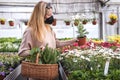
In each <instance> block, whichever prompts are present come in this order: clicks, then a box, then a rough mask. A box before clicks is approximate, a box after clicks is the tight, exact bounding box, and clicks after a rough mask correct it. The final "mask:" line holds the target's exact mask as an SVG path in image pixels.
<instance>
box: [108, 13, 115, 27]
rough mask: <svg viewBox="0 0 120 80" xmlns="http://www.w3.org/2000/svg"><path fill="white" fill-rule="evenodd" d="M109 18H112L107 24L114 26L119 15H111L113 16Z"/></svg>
mask: <svg viewBox="0 0 120 80" xmlns="http://www.w3.org/2000/svg"><path fill="white" fill-rule="evenodd" d="M109 18H110V21H109V22H107V23H108V24H110V25H114V24H115V23H116V22H117V15H116V14H114V13H111V14H110V15H109Z"/></svg>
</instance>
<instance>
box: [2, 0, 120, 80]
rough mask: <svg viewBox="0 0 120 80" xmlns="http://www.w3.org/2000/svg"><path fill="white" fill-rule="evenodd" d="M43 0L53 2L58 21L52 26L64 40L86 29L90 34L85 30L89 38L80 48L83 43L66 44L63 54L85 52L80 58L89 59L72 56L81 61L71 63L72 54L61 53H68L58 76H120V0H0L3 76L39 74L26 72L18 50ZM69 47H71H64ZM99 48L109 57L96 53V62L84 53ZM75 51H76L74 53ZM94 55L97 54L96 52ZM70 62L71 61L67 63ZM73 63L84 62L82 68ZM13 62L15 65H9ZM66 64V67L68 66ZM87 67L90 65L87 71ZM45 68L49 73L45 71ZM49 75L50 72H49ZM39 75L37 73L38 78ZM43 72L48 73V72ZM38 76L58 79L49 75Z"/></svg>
mask: <svg viewBox="0 0 120 80" xmlns="http://www.w3.org/2000/svg"><path fill="white" fill-rule="evenodd" d="M39 1H45V2H47V3H50V4H51V6H52V11H53V14H52V15H53V17H54V21H55V23H52V24H50V26H51V28H52V30H53V31H54V32H55V34H56V38H57V39H59V40H61V41H62V40H63V41H66V40H71V39H76V38H77V36H78V35H79V33H80V31H82V32H84V30H85V31H87V32H88V34H85V33H83V34H85V36H86V38H87V39H86V40H87V41H86V42H85V44H83V45H81V46H82V49H81V46H80V47H79V48H78V46H79V43H78V44H77V48H76V45H75V44H74V45H75V47H73V46H72V47H71V46H64V47H63V48H61V51H62V52H63V54H66V55H67V56H68V57H69V55H72V57H74V56H77V54H78V53H79V52H81V53H80V54H79V55H81V56H79V58H81V59H83V57H84V58H85V57H87V58H85V59H86V60H82V62H79V63H77V62H78V61H80V59H79V60H78V58H76V57H75V58H76V59H75V58H70V59H72V61H73V62H76V61H77V62H76V63H77V64H75V63H71V62H72V61H71V62H70V59H69V61H68V57H67V58H66V59H65V60H63V59H64V58H65V55H61V56H64V58H63V57H61V58H63V59H62V60H63V61H62V60H61V62H63V63H61V64H60V63H59V64H58V65H59V68H58V73H59V79H58V78H57V79H55V80H120V0H0V80H29V77H31V76H30V75H32V77H33V78H35V76H34V75H36V74H37V73H35V74H34V71H33V74H32V73H31V74H27V73H26V74H25V75H27V77H26V76H24V75H23V74H22V69H23V68H22V67H21V66H22V62H20V61H21V60H23V58H21V57H19V56H18V55H17V53H18V50H19V47H20V44H21V40H22V38H23V34H24V31H25V30H26V28H27V26H28V25H27V24H28V22H29V20H30V17H31V14H32V12H33V9H34V7H35V5H36V4H37V3H38V2H39ZM76 20H77V21H78V25H76V24H75V21H76ZM10 22H12V24H10ZM67 22H70V23H67ZM80 26H83V27H82V28H81V29H82V30H79V28H78V27H80ZM83 29H84V30H83ZM80 34H82V33H80ZM86 45H87V47H86ZM88 46H89V49H88ZM98 46H99V49H98ZM83 48H85V49H84V50H86V52H82V51H84V50H83ZM101 48H102V49H101ZM66 49H67V51H64V50H66ZM74 49H75V50H74ZM94 49H96V50H94ZM100 49H101V50H100ZM76 50H77V51H76ZM88 50H89V51H88ZM90 50H91V51H90ZM104 50H105V51H104ZM97 51H98V52H99V53H98V54H97V55H101V54H100V53H103V54H104V55H107V57H106V56H105V57H104V58H105V61H104V60H103V61H101V60H102V57H103V55H102V56H100V57H98V56H97V57H98V58H97V59H96V58H95V57H94V61H93V62H96V63H93V62H92V60H93V57H92V59H91V57H88V56H86V55H83V53H85V54H87V53H89V54H90V53H91V54H92V53H97ZM67 52H69V54H67ZM73 52H74V53H76V55H73V54H72V53H73ZM107 53H110V54H107ZM93 55H94V56H95V54H92V56H93ZM8 56H9V57H8ZM89 56H91V55H89ZM47 58H48V57H47ZM99 58H101V60H99ZM95 60H98V63H99V62H100V63H99V64H97V61H95ZM90 61H91V62H90ZM17 62H18V64H19V65H17V66H16V67H14V66H13V65H14V63H17ZM67 62H68V64H66V63H67ZM83 62H84V63H83ZM87 63H88V64H87ZM6 64H7V65H6ZM72 64H73V65H75V66H78V65H80V64H81V65H83V66H79V67H80V69H78V68H75V66H73V67H72V68H71V67H70V66H72ZM85 64H86V65H87V67H86V66H85ZM3 65H4V66H3ZM9 65H10V66H12V67H8V66H9ZM24 65H25V64H24ZM68 65H69V66H68ZM88 65H89V66H88ZM93 65H94V67H93ZM115 65H116V66H115ZM64 66H66V67H65V68H64ZM95 66H97V68H96V67H95ZM13 67H14V68H13ZM24 67H29V66H24ZM83 67H86V69H85V70H86V71H85V70H84V68H83ZM89 67H90V68H89ZM31 68H33V67H31ZM100 68H102V69H100ZM38 69H39V68H38ZM64 69H66V70H64ZM76 69H77V70H76ZM81 69H83V70H81ZM87 69H90V71H93V69H95V70H94V71H93V72H94V73H92V72H90V71H89V70H87ZM28 70H29V69H28ZM75 71H76V74H75ZM87 71H88V72H87ZM36 72H37V70H36ZM39 72H40V71H38V73H39ZM41 72H42V73H45V71H41ZM47 72H48V71H47ZM28 73H30V72H28ZM39 74H40V73H39ZM51 74H55V73H51ZM77 74H79V75H77ZM46 75H50V74H48V73H46ZM38 76H39V75H38V74H37V78H38ZM42 76H43V77H46V76H44V74H43V75H42ZM50 77H51V76H50ZM52 77H53V76H52ZM76 77H78V78H76ZM30 80H31V79H30ZM37 80H54V79H53V78H49V77H47V78H43V79H37Z"/></svg>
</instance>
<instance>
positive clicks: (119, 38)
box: [107, 35, 120, 43]
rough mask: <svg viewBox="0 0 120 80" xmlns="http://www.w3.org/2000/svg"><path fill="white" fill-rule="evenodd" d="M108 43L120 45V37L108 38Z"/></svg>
mask: <svg viewBox="0 0 120 80" xmlns="http://www.w3.org/2000/svg"><path fill="white" fill-rule="evenodd" d="M107 38H108V41H112V42H118V43H120V35H113V36H108V37H107Z"/></svg>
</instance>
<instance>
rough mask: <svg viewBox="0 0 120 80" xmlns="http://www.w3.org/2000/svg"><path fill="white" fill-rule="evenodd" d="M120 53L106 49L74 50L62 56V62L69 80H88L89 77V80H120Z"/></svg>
mask: <svg viewBox="0 0 120 80" xmlns="http://www.w3.org/2000/svg"><path fill="white" fill-rule="evenodd" d="M119 51H120V50H119ZM119 51H117V52H114V51H113V50H112V49H110V48H104V47H96V48H90V49H86V50H83V49H82V50H81V49H79V50H78V49H74V50H70V51H68V52H65V53H63V54H61V57H60V61H61V64H62V65H63V68H64V70H65V73H66V75H67V77H68V80H88V77H89V80H92V79H93V80H97V79H98V80H100V79H106V80H107V79H108V80H111V79H114V78H116V80H119V79H120V77H119V74H120V70H119V67H120V66H119V62H120V61H119V60H120V53H119ZM108 60H109V61H110V66H109V67H110V68H109V71H108V75H105V74H104V71H105V64H106V62H107V61H108ZM114 65H116V66H114ZM114 74H116V75H114Z"/></svg>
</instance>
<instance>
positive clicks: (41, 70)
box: [21, 61, 58, 80]
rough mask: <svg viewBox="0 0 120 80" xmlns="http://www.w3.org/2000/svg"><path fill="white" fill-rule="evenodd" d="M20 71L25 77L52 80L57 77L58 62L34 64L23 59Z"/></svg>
mask: <svg viewBox="0 0 120 80" xmlns="http://www.w3.org/2000/svg"><path fill="white" fill-rule="evenodd" d="M21 73H22V75H23V76H26V77H31V78H36V79H41V80H54V79H56V78H58V64H36V63H31V62H25V61H23V62H22V69H21Z"/></svg>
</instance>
